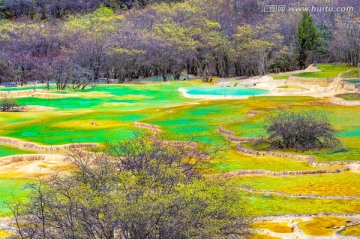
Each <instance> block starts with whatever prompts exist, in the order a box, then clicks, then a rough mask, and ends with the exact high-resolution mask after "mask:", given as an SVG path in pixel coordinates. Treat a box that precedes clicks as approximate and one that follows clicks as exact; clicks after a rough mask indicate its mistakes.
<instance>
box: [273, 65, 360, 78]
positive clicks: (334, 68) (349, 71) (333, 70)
mask: <svg viewBox="0 0 360 239" xmlns="http://www.w3.org/2000/svg"><path fill="white" fill-rule="evenodd" d="M316 67H318V68H319V70H321V71H319V72H303V73H297V74H292V73H280V74H274V75H272V77H273V78H274V79H276V80H287V79H288V78H289V76H299V77H306V78H335V77H337V76H338V75H339V74H341V75H342V76H343V77H350V78H351V77H354V76H356V75H358V72H359V69H358V68H356V67H351V66H348V65H347V64H317V65H316Z"/></svg>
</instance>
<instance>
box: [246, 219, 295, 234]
mask: <svg viewBox="0 0 360 239" xmlns="http://www.w3.org/2000/svg"><path fill="white" fill-rule="evenodd" d="M252 227H253V228H255V229H268V230H269V231H272V232H277V233H292V232H293V228H291V227H289V226H288V223H287V222H279V223H277V222H255V223H253V225H252Z"/></svg>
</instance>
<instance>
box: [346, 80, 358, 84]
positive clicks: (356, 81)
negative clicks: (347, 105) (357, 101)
mask: <svg viewBox="0 0 360 239" xmlns="http://www.w3.org/2000/svg"><path fill="white" fill-rule="evenodd" d="M346 82H347V83H349V84H352V85H360V79H351V80H347V81H346Z"/></svg>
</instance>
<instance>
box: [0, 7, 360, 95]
mask: <svg viewBox="0 0 360 239" xmlns="http://www.w3.org/2000/svg"><path fill="white" fill-rule="evenodd" d="M306 2H308V3H306ZM314 2H316V3H317V4H315V6H320V7H321V6H323V5H324V4H329V1H327V0H326V1H324V0H323V1H321V0H319V1H298V0H289V1H286V4H287V5H286V6H287V7H289V6H304V5H308V6H314ZM330 2H331V6H334V7H336V6H340V7H347V6H351V9H350V10H349V9H347V11H333V12H323V11H313V12H310V14H309V15H310V18H309V19H311V21H312V24H313V25H314V26H315V28H316V29H314V38H313V41H312V44H310V45H309V44H308V43H306V42H303V43H301V41H300V40H299V34H300V33H299V28H300V26H299V22H300V19H301V18H302V15H303V12H301V11H284V12H268V11H264V9H265V7H266V6H269V5H271V4H279V5H281V4H284V3H283V1H279V0H273V1H271V0H269V1H260V0H242V1H240V0H217V1H213V0H188V1H146V0H145V1H137V0H91V1H73V0H72V1H70V0H0V17H1V19H2V20H0V81H1V82H9V81H16V82H19V83H20V84H25V83H26V82H27V81H32V80H38V81H41V82H46V81H47V82H49V81H55V82H56V83H57V87H58V89H65V88H66V87H67V86H69V85H72V86H73V88H75V89H81V88H83V87H85V86H86V85H87V84H89V82H92V81H93V80H96V79H99V78H107V79H116V82H119V83H122V82H125V81H131V80H132V79H136V78H139V77H149V76H155V75H156V76H159V75H161V76H163V79H164V80H166V78H167V75H168V74H172V75H173V76H174V78H175V79H179V78H181V77H180V76H181V73H188V74H193V75H196V76H199V77H202V78H203V79H204V81H211V79H212V77H213V76H217V77H230V76H251V75H263V74H266V73H269V72H283V71H288V70H294V69H299V68H304V67H305V66H307V65H308V64H310V63H320V62H346V63H348V64H350V65H354V66H357V65H358V64H359V60H360V58H359V57H360V37H359V36H360V26H359V25H360V24H359V21H360V18H359V17H358V16H359V12H360V2H358V0H347V1H345V0H333V1H330ZM305 22H306V20H305ZM304 26H305V25H304ZM302 44H303V45H302ZM304 44H305V45H304Z"/></svg>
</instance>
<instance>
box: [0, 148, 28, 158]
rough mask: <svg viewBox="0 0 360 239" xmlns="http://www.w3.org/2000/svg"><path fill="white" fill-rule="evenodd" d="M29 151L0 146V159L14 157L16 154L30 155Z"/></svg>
mask: <svg viewBox="0 0 360 239" xmlns="http://www.w3.org/2000/svg"><path fill="white" fill-rule="evenodd" d="M30 153H32V152H31V151H28V150H22V149H18V148H14V147H9V146H4V145H0V157H5V156H10V155H16V154H30Z"/></svg>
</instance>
